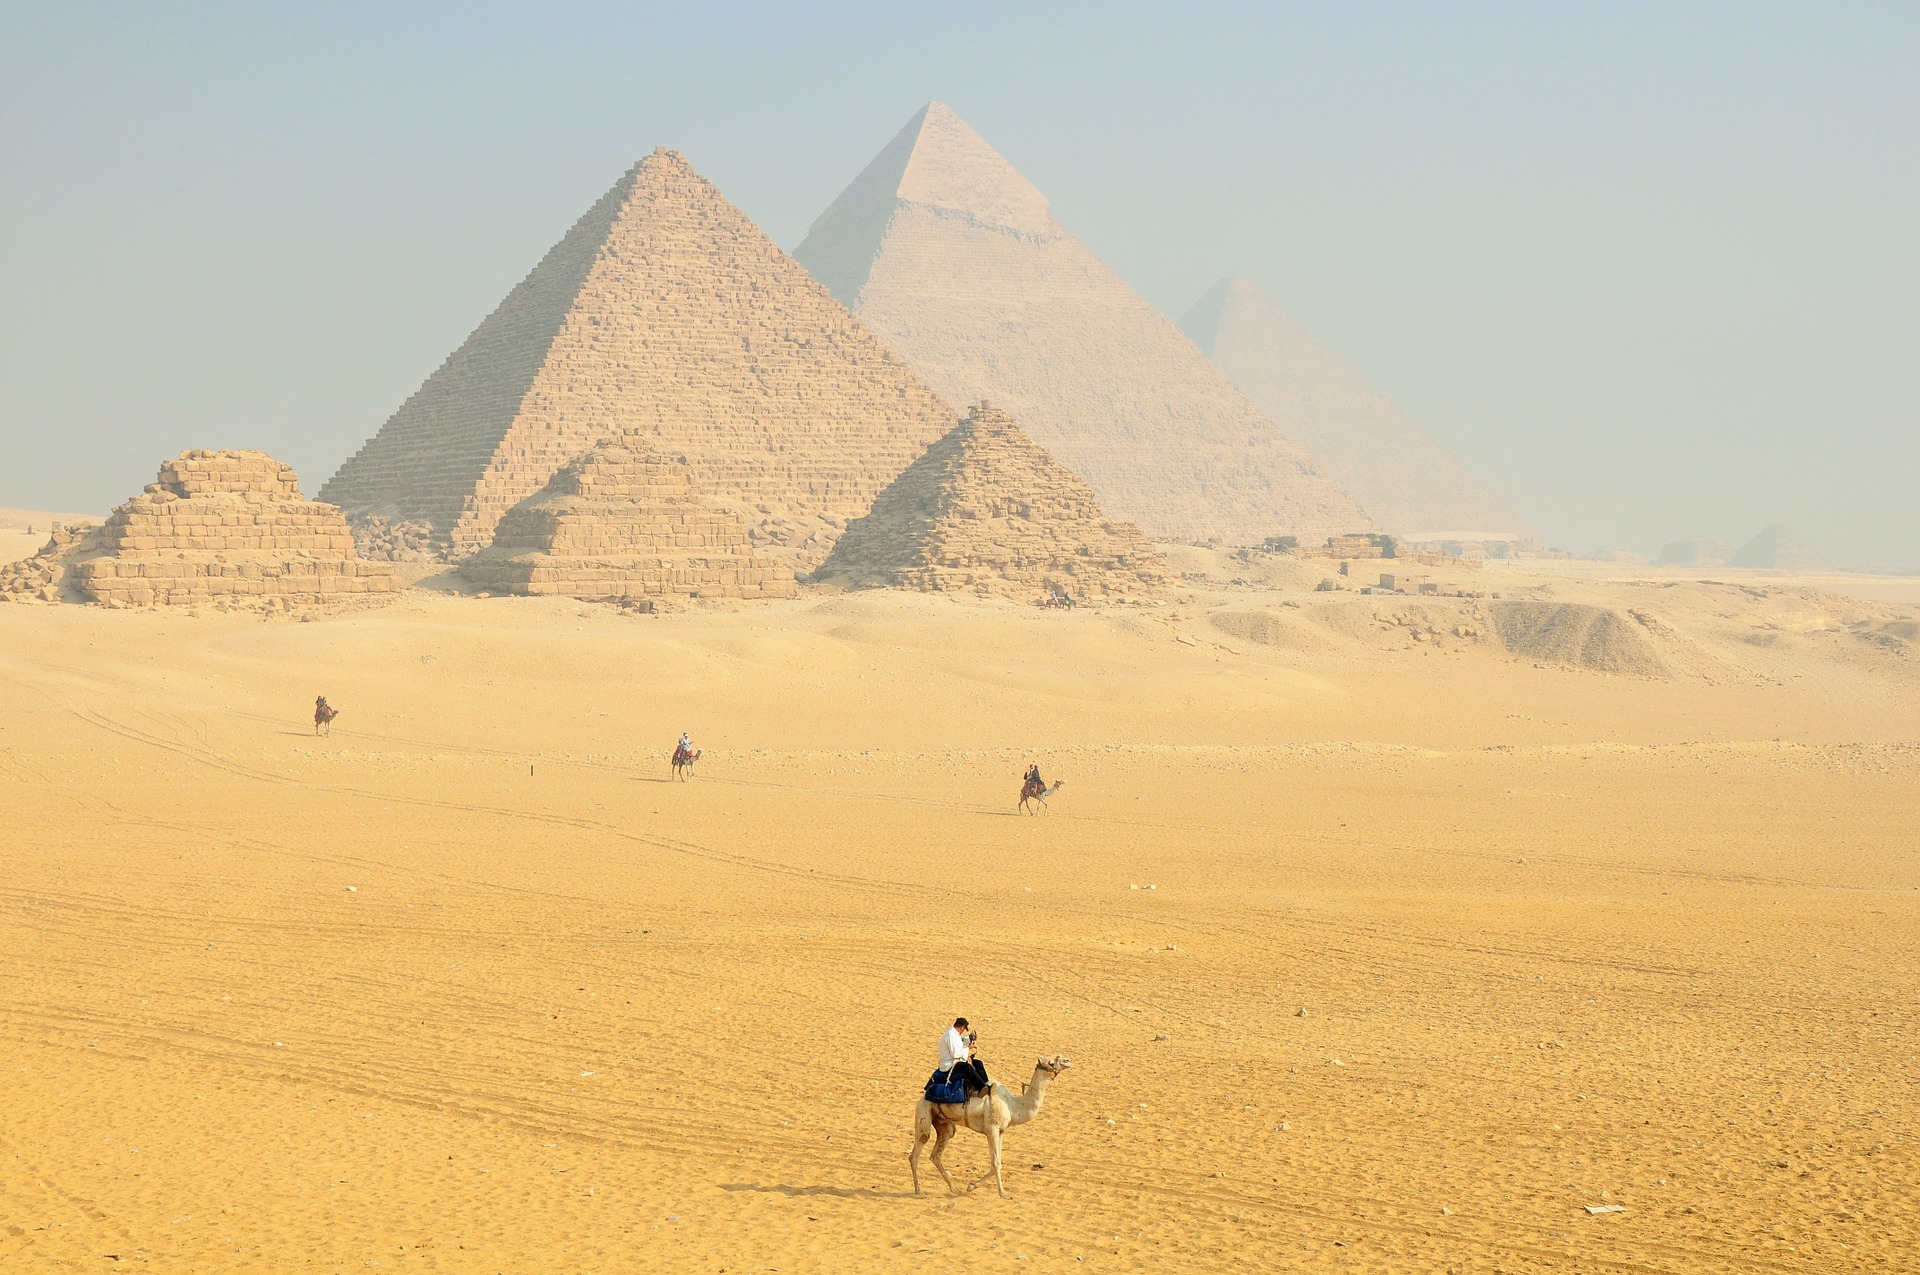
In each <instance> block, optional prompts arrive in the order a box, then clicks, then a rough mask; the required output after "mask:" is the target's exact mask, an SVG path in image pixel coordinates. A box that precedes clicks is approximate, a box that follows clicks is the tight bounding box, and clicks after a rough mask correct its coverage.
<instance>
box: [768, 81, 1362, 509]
mask: <svg viewBox="0 0 1920 1275" xmlns="http://www.w3.org/2000/svg"><path fill="white" fill-rule="evenodd" d="M794 256H795V257H797V258H798V259H799V261H800V262H801V263H802V264H803V265H805V266H806V267H807V268H808V269H810V270H812V271H813V272H814V274H815V276H816V277H817V278H819V279H820V280H821V281H822V282H823V283H825V284H826V285H827V286H828V287H829V288H830V289H832V291H833V295H834V296H836V297H838V298H839V299H840V300H841V301H842V302H844V303H845V304H846V305H848V306H849V307H851V308H852V309H853V310H854V312H855V313H857V314H858V315H859V316H860V317H861V318H862V319H863V320H865V321H866V322H867V324H869V325H870V326H871V327H872V328H873V329H874V331H876V332H878V333H879V334H880V336H881V337H882V338H883V339H885V340H886V341H887V343H888V344H889V345H891V346H892V347H893V348H894V349H895V350H897V351H899V353H900V354H901V355H902V356H903V357H904V358H905V359H906V360H907V361H908V362H909V363H911V364H912V365H913V367H914V368H915V370H917V371H918V372H919V373H920V374H921V375H922V376H924V377H925V378H926V379H927V381H928V382H929V383H930V384H931V385H932V386H933V388H934V389H935V390H937V391H939V392H940V393H941V394H942V395H944V396H945V397H946V398H947V400H948V401H949V402H955V403H970V402H974V401H976V400H978V399H981V398H987V399H991V400H992V401H993V402H995V403H997V404H999V405H1001V406H1002V407H1004V408H1005V409H1006V410H1007V411H1008V412H1010V413H1012V414H1013V415H1014V416H1015V417H1016V418H1017V419H1018V420H1019V421H1020V422H1021V425H1022V426H1023V427H1024V428H1025V429H1026V430H1027V431H1028V432H1029V433H1030V434H1031V435H1032V436H1033V438H1034V440H1035V441H1036V442H1038V443H1040V444H1041V445H1042V446H1044V447H1045V448H1046V449H1047V450H1048V451H1050V452H1052V453H1053V454H1054V455H1055V456H1056V457H1058V458H1059V460H1060V461H1061V462H1062V463H1063V464H1065V465H1066V466H1067V467H1068V468H1070V469H1071V470H1073V472H1074V473H1076V474H1078V475H1079V476H1080V477H1081V478H1083V479H1084V480H1085V481H1086V483H1087V485H1088V486H1089V487H1091V488H1092V489H1093V490H1094V492H1095V493H1096V494H1097V495H1098V497H1099V499H1100V503H1101V504H1102V505H1103V506H1104V507H1105V508H1106V509H1107V510H1108V511H1109V512H1110V513H1111V514H1112V515H1113V516H1115V517H1118V518H1125V519H1128V520H1130V521H1132V522H1134V523H1137V524H1138V525H1139V526H1140V527H1142V528H1143V529H1145V531H1146V532H1147V533H1148V534H1150V535H1152V536H1154V537H1156V538H1158V539H1164V540H1188V541H1204V540H1217V541H1221V542H1225V543H1230V544H1245V545H1252V544H1259V543H1260V542H1261V541H1263V540H1265V539H1266V538H1267V537H1269V536H1274V535H1281V534H1293V535H1299V536H1303V537H1312V538H1314V539H1319V538H1321V537H1325V536H1328V535H1332V534H1335V533H1338V532H1343V531H1359V530H1365V529H1368V528H1370V527H1372V526H1374V525H1375V524H1374V522H1373V519H1372V518H1370V517H1369V516H1368V515H1367V514H1366V513H1365V512H1363V511H1362V510H1361V509H1360V507H1359V505H1358V504H1356V503H1355V502H1354V500H1353V498H1352V497H1351V496H1349V495H1348V494H1347V492H1346V491H1345V490H1343V489H1342V488H1341V486H1340V485H1339V483H1337V482H1336V481H1334V480H1333V479H1332V478H1331V477H1329V476H1328V475H1327V473H1326V472H1325V471H1324V470H1323V469H1322V468H1321V467H1320V466H1319V465H1318V464H1316V463H1315V461H1314V460H1313V459H1312V458H1311V457H1310V456H1308V454H1307V453H1306V452H1305V451H1303V450H1302V449H1301V448H1300V447H1299V446H1298V445H1297V441H1296V440H1292V439H1289V438H1288V437H1287V435H1286V434H1285V433H1284V432H1283V431H1282V430H1280V429H1278V428H1276V427H1275V426H1274V424H1273V422H1271V421H1270V420H1268V419H1267V418H1266V417H1265V416H1263V415H1262V414H1261V413H1260V411H1259V409H1258V408H1256V407H1255V406H1254V404H1253V403H1251V402H1249V401H1248V399H1247V397H1246V395H1244V394H1242V393H1241V392H1240V391H1239V390H1237V389H1235V388H1234V387H1233V386H1232V385H1231V384H1229V383H1228V381H1227V379H1226V378H1225V377H1224V376H1222V375H1221V374H1220V372H1219V370H1218V369H1216V368H1215V367H1214V366H1213V364H1212V363H1210V362H1209V361H1208V360H1207V357H1206V356H1205V355H1204V354H1202V353H1201V352H1200V351H1199V350H1198V349H1197V348H1196V347H1195V346H1194V344H1193V342H1191V341H1189V340H1188V339H1187V338H1186V337H1185V336H1183V335H1182V334H1181V332H1180V330H1179V329H1178V328H1177V327H1175V326H1174V324H1173V323H1172V322H1171V321H1170V320H1168V319H1167V318H1166V316H1164V315H1162V314H1161V313H1160V312H1159V311H1158V310H1156V309H1154V308H1153V307H1152V306H1150V305H1148V304H1147V303H1146V302H1145V301H1144V300H1142V299H1141V298H1140V297H1139V296H1138V295H1137V294H1136V293H1135V292H1134V291H1133V289H1131V288H1129V287H1128V286H1127V285H1126V283H1125V282H1124V281H1122V280H1121V279H1120V277H1119V276H1118V275H1116V274H1114V272H1113V271H1112V270H1110V269H1108V268H1107V266H1106V265H1105V263H1103V262H1102V261H1101V260H1100V259H1099V258H1098V257H1096V256H1094V254H1093V253H1092V252H1091V251H1090V250H1089V249H1088V248H1087V246H1086V245H1085V244H1083V243H1081V242H1080V241H1079V240H1078V239H1076V238H1075V237H1074V236H1073V235H1072V234H1071V233H1070V232H1069V231H1068V230H1067V229H1066V227H1064V226H1062V225H1061V224H1060V223H1059V222H1058V221H1057V220H1055V219H1054V217H1053V214H1052V212H1051V211H1050V210H1049V207H1048V203H1047V199H1046V196H1044V195H1042V194H1041V193H1040V192H1039V191H1038V190H1036V189H1035V188H1034V187H1033V185H1032V184H1031V183H1030V182H1028V181H1027V180H1026V178H1024V177H1022V176H1021V175H1020V174H1019V173H1018V172H1016V171H1015V170H1014V168H1013V166H1012V165H1010V164H1008V163H1007V161H1006V160H1005V159H1003V158H1001V157H1000V155H998V154H997V153H995V151H994V150H993V148H992V147H991V146H988V145H987V144H986V142H984V141H983V140H981V138H980V137H979V135H978V134H976V133H974V131H973V130H972V129H970V128H968V127H967V126H966V124H965V123H963V122H962V121H961V120H960V118H959V116H957V115H955V114H954V113H953V112H952V111H951V110H949V109H947V108H946V107H945V106H942V105H941V104H940V103H938V102H934V103H930V104H929V105H928V106H927V107H925V108H924V109H923V110H921V111H920V113H919V114H917V115H915V116H914V118H913V119H912V120H910V121H909V122H908V124H907V126H906V128H905V129H904V130H902V131H901V133H900V134H899V135H898V136H897V137H895V138H894V139H893V141H892V142H890V143H889V144H888V145H887V146H886V147H885V149H883V150H882V151H881V152H880V154H879V156H878V157H877V158H875V159H874V161H873V162H872V163H871V164H869V165H868V166H867V168H866V170H865V171H864V172H862V173H861V174H860V176H859V177H857V178H856V179H855V180H854V182H853V184H852V185H850V186H848V187H847V189H846V190H845V191H844V192H843V193H842V194H841V195H840V197H839V198H838V199H837V200H835V201H834V203H833V205H832V206H831V207H829V208H828V209H827V210H826V211H825V212H824V213H822V214H821V215H820V218H819V219H818V220H817V221H815V222H814V223H813V227H812V229H811V231H810V232H809V233H808V235H807V238H806V240H805V242H803V243H802V244H801V245H800V246H799V247H798V248H797V249H795V250H794Z"/></svg>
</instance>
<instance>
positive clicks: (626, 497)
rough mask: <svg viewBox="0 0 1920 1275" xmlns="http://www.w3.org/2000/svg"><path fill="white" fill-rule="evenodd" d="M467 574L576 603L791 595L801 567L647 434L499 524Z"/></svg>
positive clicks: (563, 475) (577, 469) (602, 452)
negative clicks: (763, 543) (753, 532)
mask: <svg viewBox="0 0 1920 1275" xmlns="http://www.w3.org/2000/svg"><path fill="white" fill-rule="evenodd" d="M461 572H462V574H464V575H465V576H466V577H467V578H468V579H469V580H472V581H473V582H474V583H475V584H478V585H481V586H482V587H485V588H489V589H496V590H499V591H501V592H504V593H522V594H550V595H560V596H565V597H575V598H644V599H648V600H655V599H660V598H665V597H670V596H675V595H679V596H693V597H702V598H716V597H724V598H791V597H796V596H798V594H799V586H798V585H797V584H796V583H795V581H794V575H793V569H792V567H790V566H788V565H786V564H784V563H783V562H782V561H780V560H777V559H772V558H769V557H768V556H767V555H766V554H764V553H762V552H760V551H758V550H757V549H756V548H754V546H753V543H752V537H751V536H750V534H749V532H748V528H747V526H746V524H745V522H744V521H743V520H742V519H741V517H740V515H739V513H738V512H737V511H736V510H734V509H733V508H731V507H729V506H728V505H727V504H725V503H724V502H721V501H719V500H717V499H715V498H714V497H713V496H711V495H709V494H703V493H701V492H699V491H698V490H697V489H696V487H695V483H694V476H693V467H692V466H691V465H690V464H688V462H687V460H686V458H685V457H683V456H670V455H667V454H665V453H662V452H659V451H655V450H652V449H650V448H648V447H647V445H646V441H645V439H644V438H643V437H633V438H623V439H619V440H615V441H609V442H604V443H601V444H599V445H598V446H596V447H594V448H592V449H591V450H589V451H588V452H586V453H584V454H583V455H581V456H579V457H576V458H575V459H574V460H572V461H570V462H569V463H568V464H566V465H565V466H563V467H562V468H561V469H560V471H559V472H558V473H556V474H555V475H554V476H553V477H552V479H550V480H549V481H548V483H547V485H546V486H545V487H543V488H541V490H540V491H538V492H537V493H535V494H534V495H532V496H529V497H528V498H527V499H525V500H523V501H521V502H520V503H519V504H517V505H515V506H514V507H513V508H512V509H509V510H508V511H507V512H506V515H505V516H504V517H502V518H501V519H500V525H499V528H498V529H497V530H496V531H495V532H494V536H493V544H492V545H490V546H489V547H488V548H486V549H484V550H482V551H481V552H480V553H477V554H475V555H474V556H473V557H471V558H469V559H468V560H467V561H466V563H465V564H464V565H463V566H462V567H461Z"/></svg>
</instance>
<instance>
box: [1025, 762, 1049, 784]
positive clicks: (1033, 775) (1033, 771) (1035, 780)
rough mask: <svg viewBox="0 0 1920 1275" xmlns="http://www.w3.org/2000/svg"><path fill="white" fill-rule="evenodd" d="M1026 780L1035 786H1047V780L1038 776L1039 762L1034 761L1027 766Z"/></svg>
mask: <svg viewBox="0 0 1920 1275" xmlns="http://www.w3.org/2000/svg"><path fill="white" fill-rule="evenodd" d="M1026 782H1027V783H1029V784H1032V785H1033V786H1034V787H1036V788H1045V787H1046V786H1047V781H1046V780H1044V779H1042V778H1040V763H1039V762H1035V763H1034V764H1033V765H1031V766H1029V767H1027V778H1026Z"/></svg>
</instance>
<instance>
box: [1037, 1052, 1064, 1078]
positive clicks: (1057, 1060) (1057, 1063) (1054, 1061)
mask: <svg viewBox="0 0 1920 1275" xmlns="http://www.w3.org/2000/svg"><path fill="white" fill-rule="evenodd" d="M1071 1066H1073V1059H1071V1058H1063V1057H1062V1056H1061V1055H1059V1054H1055V1055H1054V1056H1053V1057H1051V1058H1042V1059H1041V1060H1040V1061H1039V1062H1037V1063H1035V1064H1034V1065H1033V1069H1034V1070H1035V1071H1040V1072H1045V1073H1046V1074H1047V1075H1049V1076H1057V1075H1059V1074H1060V1073H1061V1072H1063V1071H1065V1070H1066V1069H1067V1068H1069V1067H1071Z"/></svg>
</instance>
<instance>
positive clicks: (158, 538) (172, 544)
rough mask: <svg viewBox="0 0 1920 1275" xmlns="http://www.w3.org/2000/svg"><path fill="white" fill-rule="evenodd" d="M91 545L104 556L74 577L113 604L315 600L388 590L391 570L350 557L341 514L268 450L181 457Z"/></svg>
mask: <svg viewBox="0 0 1920 1275" xmlns="http://www.w3.org/2000/svg"><path fill="white" fill-rule="evenodd" d="M96 545H97V548H98V550H99V551H100V555H101V556H99V557H94V558H89V559H86V560H85V561H82V562H79V563H78V564H77V565H76V566H75V567H74V568H73V573H72V578H73V579H74V580H75V582H76V583H77V584H78V585H79V587H80V590H81V592H83V593H85V594H87V595H88V596H90V597H92V598H93V599H95V600H96V601H99V602H106V603H109V604H114V603H118V604H126V605H136V606H144V605H174V606H178V605H183V604H188V603H197V602H206V601H214V600H219V599H235V600H238V599H264V598H280V599H286V600H288V601H302V602H313V601H326V600H330V599H333V598H337V597H342V596H345V595H349V594H357V593H385V592H388V591H390V590H391V589H393V588H394V576H393V568H392V567H391V566H389V565H387V564H386V563H379V562H366V561H363V560H362V559H361V558H360V557H359V556H358V555H356V554H355V552H354V548H353V536H352V534H351V533H350V532H349V531H348V530H347V522H346V519H345V518H343V517H342V516H341V514H340V510H339V509H338V508H336V507H335V506H333V505H329V504H323V503H320V502H317V501H310V500H307V499H305V498H304V497H303V496H301V494H300V483H299V480H298V479H297V478H295V477H294V473H293V470H292V469H290V468H289V467H288V466H286V465H283V464H281V463H280V462H279V461H277V460H275V459H274V458H273V457H271V456H269V455H267V454H266V453H265V452H253V451H185V452H181V453H180V455H179V456H178V457H177V458H176V459H174V460H169V461H166V462H164V463H163V464H162V465H161V466H160V477H159V481H158V482H154V483H150V484H149V485H148V486H147V488H146V490H145V491H143V492H141V493H140V494H139V495H138V496H135V497H134V498H133V499H132V500H129V501H127V502H126V503H125V504H123V505H121V506H120V507H119V508H117V509H115V510H114V511H113V514H112V516H110V517H109V518H108V519H107V521H106V524H105V525H104V526H103V527H102V528H101V529H100V532H99V537H98V540H97V542H96Z"/></svg>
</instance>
